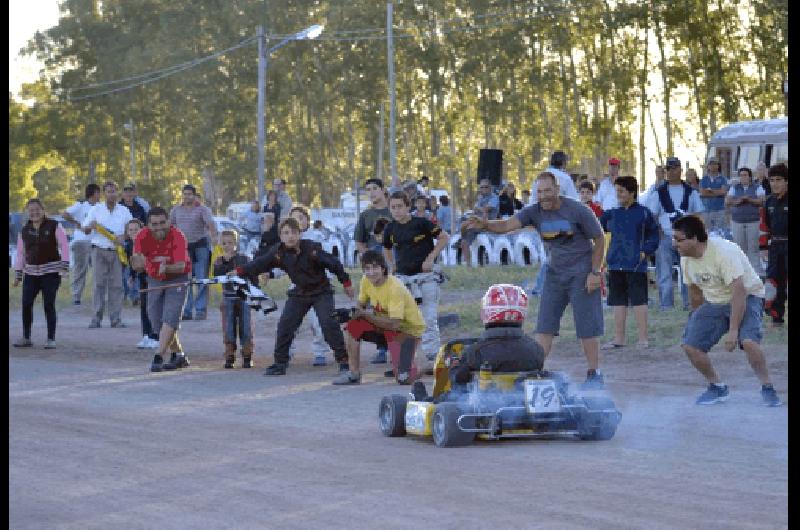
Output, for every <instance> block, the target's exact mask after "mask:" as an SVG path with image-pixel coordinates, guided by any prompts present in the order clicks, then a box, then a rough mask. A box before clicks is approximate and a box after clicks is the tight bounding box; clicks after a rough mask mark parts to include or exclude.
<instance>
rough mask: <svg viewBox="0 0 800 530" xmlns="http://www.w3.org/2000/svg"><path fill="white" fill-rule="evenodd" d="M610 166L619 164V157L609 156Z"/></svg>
mask: <svg viewBox="0 0 800 530" xmlns="http://www.w3.org/2000/svg"><path fill="white" fill-rule="evenodd" d="M608 165H609V166H618V165H619V158H609V159H608Z"/></svg>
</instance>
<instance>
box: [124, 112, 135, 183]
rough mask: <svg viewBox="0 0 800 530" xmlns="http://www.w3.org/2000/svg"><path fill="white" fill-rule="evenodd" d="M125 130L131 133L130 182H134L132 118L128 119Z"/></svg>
mask: <svg viewBox="0 0 800 530" xmlns="http://www.w3.org/2000/svg"><path fill="white" fill-rule="evenodd" d="M125 125H126V127H125V128H126V129H128V130H130V131H131V181H133V182H136V144H134V142H133V118H128V123H126V124H125Z"/></svg>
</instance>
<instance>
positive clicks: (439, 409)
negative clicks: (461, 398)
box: [431, 403, 475, 447]
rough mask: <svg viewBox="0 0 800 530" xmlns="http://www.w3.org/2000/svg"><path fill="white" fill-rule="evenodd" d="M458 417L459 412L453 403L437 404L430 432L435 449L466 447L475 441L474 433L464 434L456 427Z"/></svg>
mask: <svg viewBox="0 0 800 530" xmlns="http://www.w3.org/2000/svg"><path fill="white" fill-rule="evenodd" d="M459 416H461V410H460V409H459V407H458V405H457V404H455V403H439V404H438V405H436V410H435V411H434V413H433V425H432V429H431V430H432V431H433V443H435V444H436V446H437V447H457V446H460V445H467V444H469V443H472V441H473V440H474V439H475V433H474V432H464V431H462V430H461V428H460V427H459V426H458V417H459ZM462 423H467V422H462ZM465 426H467V425H465Z"/></svg>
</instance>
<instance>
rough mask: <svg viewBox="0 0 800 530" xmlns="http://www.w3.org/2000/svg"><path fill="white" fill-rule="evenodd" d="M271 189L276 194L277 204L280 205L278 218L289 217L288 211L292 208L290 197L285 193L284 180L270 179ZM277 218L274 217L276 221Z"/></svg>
mask: <svg viewBox="0 0 800 530" xmlns="http://www.w3.org/2000/svg"><path fill="white" fill-rule="evenodd" d="M272 189H273V190H275V193H277V194H278V204H280V205H281V218H280V220H283V219H286V218H287V217H289V212H290V211H291V210H292V199H291V198H290V197H289V194H288V193H286V181H285V180H284V179H275V180H273V181H272ZM278 221H279V220H278V219H275V222H276V223H277V222H278Z"/></svg>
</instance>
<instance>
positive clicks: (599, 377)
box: [581, 370, 605, 390]
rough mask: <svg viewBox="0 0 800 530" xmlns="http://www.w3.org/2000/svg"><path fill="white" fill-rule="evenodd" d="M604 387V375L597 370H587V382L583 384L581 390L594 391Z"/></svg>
mask: <svg viewBox="0 0 800 530" xmlns="http://www.w3.org/2000/svg"><path fill="white" fill-rule="evenodd" d="M604 385H605V381H604V379H603V374H601V373H600V372H598V371H597V370H587V372H586V381H584V382H583V384H582V385H581V388H583V389H584V390H592V389H599V388H603V386H604Z"/></svg>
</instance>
